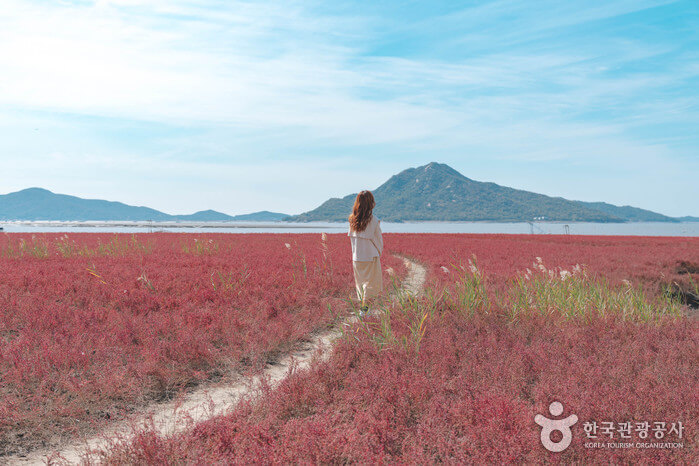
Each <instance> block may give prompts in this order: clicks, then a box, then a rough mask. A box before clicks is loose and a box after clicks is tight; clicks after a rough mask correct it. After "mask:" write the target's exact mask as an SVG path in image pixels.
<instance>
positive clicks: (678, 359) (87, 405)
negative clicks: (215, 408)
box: [0, 234, 699, 464]
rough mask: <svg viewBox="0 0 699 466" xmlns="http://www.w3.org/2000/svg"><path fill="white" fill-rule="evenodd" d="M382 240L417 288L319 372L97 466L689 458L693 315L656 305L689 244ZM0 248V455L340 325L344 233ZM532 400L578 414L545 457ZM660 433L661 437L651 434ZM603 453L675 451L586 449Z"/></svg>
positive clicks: (9, 240)
mask: <svg viewBox="0 0 699 466" xmlns="http://www.w3.org/2000/svg"><path fill="white" fill-rule="evenodd" d="M195 238H196V239H197V241H196V242H195V241H194V240H195ZM21 241H24V243H23V245H22V243H21ZM287 244H288V247H287ZM385 244H386V248H387V253H388V254H385V255H384V259H383V262H384V268H386V267H388V266H391V267H393V268H394V269H396V270H397V271H398V274H399V275H401V274H402V273H404V272H405V271H404V269H403V268H402V266H401V265H400V261H399V260H398V259H396V258H392V257H391V255H390V254H402V255H406V256H410V257H413V258H415V259H417V260H419V261H420V262H422V263H423V264H425V265H426V266H427V267H428V269H429V272H430V273H429V275H428V288H427V290H426V293H425V294H424V296H422V297H420V298H417V299H414V298H407V297H404V298H402V299H400V300H399V301H394V302H390V303H387V304H386V305H385V306H384V307H383V308H382V309H381V310H382V312H381V313H380V314H379V315H378V316H377V317H371V318H367V319H365V320H364V321H363V322H360V323H358V324H356V325H355V326H354V327H352V328H351V329H350V330H349V331H348V332H347V334H346V335H345V338H343V340H342V341H341V342H339V343H338V346H337V349H336V351H335V352H333V354H332V356H331V358H330V359H329V360H328V361H327V362H324V363H319V364H318V365H316V366H314V367H313V368H312V369H311V370H309V371H304V372H301V373H297V374H294V375H293V376H292V377H290V378H289V379H287V380H286V381H284V382H283V383H282V385H281V386H280V387H278V388H277V389H274V390H270V389H266V390H264V391H263V392H262V393H259V394H257V396H256V397H254V398H251V399H249V400H247V401H246V402H245V403H244V404H242V405H241V406H239V408H238V409H237V410H235V411H234V412H233V413H232V414H231V415H229V416H224V417H220V418H217V419H214V420H212V421H209V422H206V423H203V424H200V425H199V426H197V427H196V428H195V429H194V430H193V431H190V432H184V433H181V434H178V435H177V436H175V437H171V438H162V437H158V436H156V435H155V434H152V433H148V432H146V433H143V434H142V435H140V436H139V437H138V438H136V439H135V441H133V442H131V443H129V444H126V445H121V446H117V447H115V448H114V449H113V450H112V451H110V452H108V453H107V456H106V458H103V459H106V460H107V462H109V463H112V464H133V463H140V464H162V463H177V464H181V463H189V464H205V463H247V462H252V461H264V462H269V463H285V462H334V463H345V462H360V463H369V462H371V463H374V462H401V463H432V462H450V463H522V462H524V463H532V462H548V461H550V462H565V463H570V462H576V463H588V462H595V463H608V462H616V463H619V462H622V463H656V464H667V463H688V464H692V463H694V464H696V463H697V461H699V457H697V441H698V440H699V437H698V434H697V421H696V418H697V412H698V402H699V398H698V395H697V394H698V393H699V384H698V381H699V351H698V350H699V347H698V342H699V340H698V338H697V337H698V336H699V333H698V330H699V328H698V327H699V323H698V322H699V321H698V320H697V319H696V318H695V316H696V314H694V315H693V316H690V317H683V316H682V315H683V314H687V313H689V311H688V308H687V307H682V306H681V304H679V303H677V302H676V301H670V300H668V299H667V298H666V296H665V293H664V292H665V288H664V287H665V286H668V285H672V283H673V282H677V283H679V284H681V286H682V287H685V288H684V289H689V288H687V287H692V286H696V283H697V280H699V275H698V274H697V270H696V265H697V264H699V239H697V238H650V237H580V236H528V235H429V234H420V235H417V234H399V235H385ZM0 254H2V258H1V259H0V370H1V371H2V374H3V378H2V380H0V394H2V398H1V399H0V454H2V453H3V448H4V452H5V453H6V452H8V451H10V449H17V448H19V447H18V445H20V446H22V445H24V446H28V445H36V444H37V442H41V441H45V440H50V435H52V434H55V433H56V432H59V431H60V430H61V429H64V430H66V431H67V432H71V431H76V430H78V429H80V428H82V427H84V426H85V425H86V424H87V423H88V422H97V421H98V420H104V419H105V418H107V417H110V418H114V417H117V416H120V415H122V414H123V411H126V410H130V409H134V408H135V407H138V406H139V405H142V404H143V403H144V402H146V401H148V400H153V399H159V398H166V397H169V396H172V394H173V393H174V392H176V391H177V390H179V389H182V388H185V387H187V386H189V385H194V384H197V383H200V382H201V381H203V380H212V379H213V380H215V379H217V378H225V377H226V376H227V374H228V373H230V371H232V370H242V371H251V370H255V369H259V368H260V367H262V365H264V363H265V362H266V361H268V360H270V359H274V357H275V356H276V355H277V354H278V353H279V352H281V351H285V350H286V349H288V348H289V347H290V345H291V344H292V343H293V342H294V341H295V340H298V339H302V338H304V337H306V336H307V335H308V334H309V333H311V332H312V331H314V330H315V329H317V328H320V327H323V326H327V325H329V324H330V323H331V322H332V321H333V320H334V319H335V318H336V316H337V315H340V314H346V312H347V310H348V309H347V307H348V305H347V303H348V301H347V298H348V297H350V296H352V294H353V286H352V285H353V284H352V277H351V264H350V261H349V244H348V241H347V238H346V237H345V236H344V235H328V239H327V241H326V242H323V241H321V238H320V235H200V236H199V235H198V236H196V237H195V236H190V235H186V234H148V235H145V234H144V235H136V236H135V237H132V236H130V235H119V236H117V237H115V236H113V235H89V234H86V235H71V237H70V238H57V237H56V236H55V235H53V236H52V235H43V236H40V237H37V238H34V239H32V238H31V236H27V235H24V236H22V235H5V236H3V237H2V239H0ZM474 256H475V258H474ZM537 257H538V258H541V262H540V263H541V264H545V268H546V270H539V269H538V268H534V267H533V264H534V263H535V262H536V263H539V260H538V259H537ZM469 259H471V260H472V263H473V265H474V268H471V267H470V264H469V262H468V261H469ZM576 265H581V266H583V267H582V269H583V270H587V273H586V274H585V273H577V272H573V271H574V269H575V266H576ZM527 268H530V269H534V270H533V273H531V274H526V275H525V271H526V269H527ZM551 270H553V271H551ZM562 271H565V272H566V274H563V273H561V272H562ZM568 271H570V272H571V274H567V273H568ZM549 274H550V275H549ZM386 279H387V280H389V278H388V277H386ZM624 281H627V282H628V283H627V282H624ZM600 283H603V285H600ZM635 290H639V291H635ZM588 295H589V299H587V298H588ZM599 306H604V308H605V312H604V313H599V312H597V311H598V309H596V308H597V307H599ZM527 307H529V308H531V310H532V312H527V309H526V308H527ZM666 307H667V309H666ZM515 308H516V309H518V311H517V312H516V313H515V312H513V309H515ZM668 309H671V310H673V312H666V311H667V310H668ZM677 309H682V311H683V312H681V313H679V312H675V311H676V310H677ZM558 311H560V312H558ZM579 317H582V318H579ZM552 401H560V402H561V403H563V406H564V410H565V411H564V414H563V417H565V416H567V415H568V414H570V413H574V414H576V415H577V416H578V419H579V421H578V423H577V424H576V425H575V426H574V427H573V429H572V430H573V442H572V444H571V446H570V447H569V448H568V449H566V450H565V451H564V452H562V453H550V452H548V451H546V450H545V449H544V448H543V447H542V445H541V442H540V440H539V435H540V432H541V428H540V427H539V426H538V425H537V424H535V423H534V416H535V415H536V414H543V415H546V416H547V417H551V416H550V415H549V414H548V411H547V410H548V406H549V404H550V403H551V402H552ZM591 422H596V423H597V424H600V425H602V423H605V422H613V423H615V425H618V424H620V423H626V422H633V423H634V426H635V424H636V423H644V422H648V423H650V425H651V426H653V425H654V423H655V422H664V423H666V427H667V428H666V429H665V433H664V436H663V438H662V439H660V438H659V437H655V433H654V432H653V431H652V430H651V431H650V432H651V433H650V435H651V438H648V439H646V440H643V438H642V437H639V435H640V434H638V433H637V432H635V431H633V432H632V437H631V440H624V439H621V438H620V435H621V434H620V433H619V432H617V431H615V433H614V437H607V436H605V435H603V434H598V438H597V439H587V438H586V435H585V431H584V425H585V423H591ZM679 422H682V423H683V436H682V437H681V438H680V437H679V436H678V434H677V433H673V432H669V430H670V426H671V425H672V424H673V423H679ZM20 435H24V438H25V439H26V438H27V437H31V441H29V442H28V441H26V440H18V438H17V437H18V436H20ZM554 440H556V438H554ZM619 441H622V442H632V443H636V442H641V443H643V442H645V443H648V442H671V443H675V444H677V443H681V444H682V445H683V447H682V448H640V447H631V448H592V447H590V446H589V445H587V446H586V443H588V442H619ZM23 442H24V443H23Z"/></svg>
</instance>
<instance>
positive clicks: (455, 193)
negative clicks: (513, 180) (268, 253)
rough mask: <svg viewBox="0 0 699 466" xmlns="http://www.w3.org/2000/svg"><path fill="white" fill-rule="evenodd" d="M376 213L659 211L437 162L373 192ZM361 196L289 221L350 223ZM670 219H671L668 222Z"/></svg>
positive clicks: (520, 217) (616, 217) (455, 215)
mask: <svg viewBox="0 0 699 466" xmlns="http://www.w3.org/2000/svg"><path fill="white" fill-rule="evenodd" d="M372 192H373V194H374V196H375V198H376V202H377V206H376V210H375V212H376V215H377V216H378V217H379V218H381V219H383V220H386V221H392V222H401V221H499V222H518V221H533V220H546V221H570V222H626V221H631V220H635V219H637V218H648V217H650V216H653V218H655V219H656V220H655V221H658V220H661V219H662V221H673V220H672V219H670V218H669V217H665V216H663V215H660V214H655V213H654V212H650V211H644V210H642V209H636V208H633V207H616V206H612V205H611V204H605V203H584V202H579V201H570V200H567V199H563V198H561V197H549V196H545V195H543V194H536V193H532V192H529V191H523V190H519V189H513V188H508V187H505V186H500V185H497V184H495V183H484V182H480V181H474V180H471V179H469V178H467V177H465V176H464V175H462V174H461V173H459V172H457V171H456V170H454V169H453V168H451V167H449V166H448V165H445V164H440V163H436V162H432V163H430V164H428V165H425V166H422V167H418V168H409V169H407V170H404V171H402V172H400V173H399V174H397V175H394V176H392V177H391V178H390V179H389V180H388V181H386V182H385V183H384V184H382V185H381V186H379V187H378V188H376V189H375V190H373V191H372ZM355 196H356V193H355V194H350V195H348V196H345V197H343V198H342V199H339V198H332V199H329V200H327V201H325V202H324V203H323V204H321V205H320V206H319V207H318V208H316V209H314V210H311V211H309V212H305V213H303V214H300V215H296V216H292V217H289V218H288V219H287V220H289V221H297V222H308V221H330V222H340V221H346V220H347V216H348V214H349V213H350V211H351V209H352V204H353V202H354V199H355ZM665 219H668V220H665Z"/></svg>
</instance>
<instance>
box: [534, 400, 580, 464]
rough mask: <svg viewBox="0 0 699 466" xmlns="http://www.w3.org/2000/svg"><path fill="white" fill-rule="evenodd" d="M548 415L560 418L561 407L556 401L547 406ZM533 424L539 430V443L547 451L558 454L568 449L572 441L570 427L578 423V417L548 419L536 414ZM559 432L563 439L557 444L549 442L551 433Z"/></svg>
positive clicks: (573, 415)
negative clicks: (537, 426)
mask: <svg viewBox="0 0 699 466" xmlns="http://www.w3.org/2000/svg"><path fill="white" fill-rule="evenodd" d="M549 413H551V415H552V416H560V415H561V414H563V405H562V404H560V403H559V402H558V401H554V402H553V403H551V404H550V405H549ZM534 422H536V423H537V424H539V425H540V426H541V427H542V429H541V443H542V445H544V447H545V448H546V449H547V450H548V451H553V452H556V453H558V452H560V451H563V450H565V449H566V448H568V445H570V441H571V440H573V433H572V432H571V431H570V428H571V426H573V425H575V423H576V422H578V416H576V415H575V414H571V415H570V416H568V417H567V418H565V419H558V420H554V419H549V418H547V417H546V416H542V415H541V414H537V415H536V416H534ZM555 430H559V431H560V432H561V434H563V438H562V439H561V440H560V441H559V442H553V441H551V433H552V432H553V431H555Z"/></svg>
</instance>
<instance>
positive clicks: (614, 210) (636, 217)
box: [575, 201, 679, 222]
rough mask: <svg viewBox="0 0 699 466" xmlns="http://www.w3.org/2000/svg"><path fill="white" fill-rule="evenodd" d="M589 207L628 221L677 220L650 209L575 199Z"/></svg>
mask: <svg viewBox="0 0 699 466" xmlns="http://www.w3.org/2000/svg"><path fill="white" fill-rule="evenodd" d="M575 202H577V203H578V204H582V205H584V206H585V207H589V208H590V209H594V210H599V211H600V212H604V213H607V214H609V215H614V216H615V217H619V218H623V219H624V220H626V221H629V222H679V220H678V219H676V218H672V217H668V216H666V215H663V214H659V213H657V212H652V211H650V210H645V209H639V208H638V207H631V206H629V205H625V206H623V207H619V206H615V205H613V204H607V203H606V202H583V201H575Z"/></svg>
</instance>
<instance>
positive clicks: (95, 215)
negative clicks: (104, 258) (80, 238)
mask: <svg viewBox="0 0 699 466" xmlns="http://www.w3.org/2000/svg"><path fill="white" fill-rule="evenodd" d="M0 219H1V220H136V221H137V220H143V221H148V220H154V221H163V220H172V216H171V215H168V214H166V213H163V212H160V211H158V210H155V209H151V208H148V207H135V206H130V205H126V204H123V203H121V202H110V201H102V200H98V199H82V198H79V197H75V196H68V195H66V194H54V193H52V192H51V191H48V190H46V189H42V188H29V189H24V190H22V191H17V192H16V193H10V194H5V195H0Z"/></svg>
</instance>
